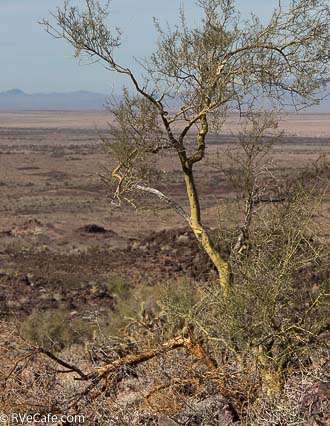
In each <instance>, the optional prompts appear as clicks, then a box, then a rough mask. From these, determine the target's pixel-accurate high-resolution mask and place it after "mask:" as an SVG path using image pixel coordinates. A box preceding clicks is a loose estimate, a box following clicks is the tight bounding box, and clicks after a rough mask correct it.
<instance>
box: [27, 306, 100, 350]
mask: <svg viewBox="0 0 330 426" xmlns="http://www.w3.org/2000/svg"><path fill="white" fill-rule="evenodd" d="M94 328H95V326H93V325H92V324H91V323H90V322H88V321H85V320H82V319H73V318H70V315H69V314H68V313H67V312H65V311H47V312H33V313H32V314H31V315H30V316H29V317H28V318H27V319H26V320H24V322H23V323H22V324H21V326H20V332H21V334H22V336H23V337H24V338H26V339H27V340H29V341H30V342H32V343H34V344H36V345H39V346H41V347H43V348H45V349H50V350H57V351H58V350H62V349H64V348H66V347H68V346H70V345H72V344H74V343H82V342H83V341H85V340H87V339H91V338H92V335H93V329H94Z"/></svg>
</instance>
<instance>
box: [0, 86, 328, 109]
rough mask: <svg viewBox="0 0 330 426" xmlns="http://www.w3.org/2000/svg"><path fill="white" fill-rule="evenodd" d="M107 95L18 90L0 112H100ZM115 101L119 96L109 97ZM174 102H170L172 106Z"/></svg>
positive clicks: (3, 98) (7, 95) (1, 98)
mask: <svg viewBox="0 0 330 426" xmlns="http://www.w3.org/2000/svg"><path fill="white" fill-rule="evenodd" d="M109 97H110V96H109V95H105V94H102V93H95V92H88V91H84V90H80V91H75V92H70V93H34V94H27V93H25V92H23V91H22V90H20V89H11V90H7V91H5V92H0V111H4V110H13V111H23V110H30V111H31V110H68V111H69V110H78V111H79V110H82V111H84V110H85V111H86V110H102V109H103V108H104V106H105V105H106V102H107V99H108V98H109ZM111 97H112V98H115V99H116V100H118V99H120V97H119V96H111ZM174 103H176V102H175V101H173V100H172V101H171V102H170V104H173V105H171V106H174ZM307 111H309V112H328V113H329V112H330V98H329V99H327V100H325V101H323V102H322V103H321V104H320V105H317V106H314V107H312V108H309V109H308V110H307Z"/></svg>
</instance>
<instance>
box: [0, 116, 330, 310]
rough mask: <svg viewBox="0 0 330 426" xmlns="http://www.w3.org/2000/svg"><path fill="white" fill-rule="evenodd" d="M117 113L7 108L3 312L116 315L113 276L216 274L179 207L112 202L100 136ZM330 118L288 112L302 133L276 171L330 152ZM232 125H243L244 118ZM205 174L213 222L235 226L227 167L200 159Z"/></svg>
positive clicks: (173, 180) (170, 168) (1, 177)
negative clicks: (136, 207)
mask: <svg viewBox="0 0 330 426" xmlns="http://www.w3.org/2000/svg"><path fill="white" fill-rule="evenodd" d="M108 118H109V117H107V116H106V114H105V113H81V114H80V113H68V114H67V113H65V114H63V113H61V112H39V113H38V112H33V113H17V114H16V113H9V112H8V113H6V112H2V113H0V120H1V123H2V127H0V191H1V203H0V289H1V291H0V317H2V318H8V317H12V316H17V317H19V318H20V317H24V316H26V315H28V314H29V313H31V312H32V311H33V310H35V309H39V310H47V309H58V308H63V309H68V310H69V311H71V312H81V313H84V312H94V311H99V312H107V311H108V310H109V307H110V308H111V307H113V303H114V302H113V300H112V295H111V294H110V293H109V290H108V285H107V283H108V281H109V279H110V278H109V277H111V276H114V275H119V276H121V277H125V279H126V278H127V280H129V281H130V282H133V281H134V280H141V279H144V280H146V279H148V280H149V281H150V280H151V281H153V280H158V281H159V280H167V279H172V278H175V277H177V276H178V275H185V276H186V275H188V276H192V277H194V278H205V276H207V274H209V273H211V267H210V264H209V263H208V261H207V259H206V258H205V256H204V255H203V254H202V253H201V252H200V249H199V247H198V245H197V244H196V242H195V240H194V239H193V237H192V236H191V234H190V233H189V231H188V230H186V229H183V228H182V226H183V223H182V222H181V219H180V218H179V217H177V216H175V214H173V212H172V211H171V210H169V209H167V208H162V209H158V210H157V211H151V210H144V211H142V212H135V211H133V210H132V209H131V208H128V207H125V206H123V207H122V208H120V209H118V208H114V207H111V206H110V203H109V199H108V198H107V194H106V191H105V188H104V187H103V186H102V184H101V183H100V181H99V178H98V176H97V172H98V171H99V170H100V166H102V165H104V164H105V158H104V155H103V152H102V146H101V144H100V142H99V133H101V134H102V133H103V132H106V126H105V125H104V123H105V121H106V119H108ZM328 118H329V116H328V115H312V114H311V115H305V116H295V117H287V118H286V121H285V123H284V124H283V126H284V127H286V128H287V130H288V133H289V134H291V135H294V134H296V135H299V137H291V138H287V139H285V140H284V143H283V144H281V145H279V146H277V147H276V148H275V149H274V155H273V165H272V171H273V170H275V171H284V170H286V171H287V172H286V173H290V172H291V171H295V170H297V169H300V168H302V167H304V166H305V165H307V164H310V163H311V162H313V161H315V160H316V159H317V158H318V156H319V155H320V154H322V155H327V154H329V153H330V144H329V134H330V128H329V123H330V121H329V120H328ZM290 120H291V121H290ZM306 123H307V124H308V125H307V124H306ZM95 124H96V125H97V127H98V128H99V130H98V131H96V130H95V128H94V127H95ZM231 124H233V128H234V129H235V128H237V123H236V124H235V120H234V119H233V120H232V122H230V123H229V125H231ZM235 126H236V127H235ZM316 129H317V133H315V132H316ZM311 135H314V136H315V135H317V136H319V137H317V138H312V139H311ZM232 142H233V136H232V135H231V136H228V135H220V136H219V137H216V136H214V137H213V138H212V144H211V145H210V146H209V148H208V159H216V158H217V155H219V159H220V160H221V158H223V157H222V154H223V152H224V151H225V150H226V149H228V148H229V147H230V146H232ZM161 166H162V168H163V170H165V171H167V172H169V173H168V175H167V181H166V186H164V189H165V190H166V191H167V193H169V194H170V195H172V196H173V197H174V198H175V199H176V200H178V201H179V202H181V204H182V205H183V206H184V207H186V205H187V204H186V198H185V194H184V186H183V182H182V179H181V175H180V173H179V172H178V165H177V162H176V160H175V159H174V158H171V157H168V158H166V159H165V160H164V162H163V164H162V165H161ZM196 175H197V179H196V180H197V184H198V188H199V190H200V192H201V194H202V197H201V201H202V207H203V212H204V221H205V223H206V224H207V225H208V226H210V227H214V226H217V225H218V224H219V214H220V219H221V222H222V223H225V224H226V223H229V221H230V220H231V219H232V218H233V217H237V212H235V211H233V212H232V211H231V210H230V209H228V208H226V211H227V214H226V215H225V214H223V210H222V207H221V206H222V204H223V201H224V200H227V201H229V202H230V200H232V199H233V192H232V189H231V188H230V186H229V185H228V184H227V183H226V182H225V177H224V174H223V172H222V171H221V170H218V169H216V168H207V167H206V166H201V167H200V166H199V165H198V167H197V168H196ZM329 206H330V203H329V200H328V201H327V202H326V203H324V204H323V207H322V210H321V212H320V215H319V216H318V221H319V223H320V225H321V229H322V231H321V232H322V236H325V237H327V238H328V237H329V234H328V233H329V228H328V224H329V213H330V207H329ZM228 211H229V213H228Z"/></svg>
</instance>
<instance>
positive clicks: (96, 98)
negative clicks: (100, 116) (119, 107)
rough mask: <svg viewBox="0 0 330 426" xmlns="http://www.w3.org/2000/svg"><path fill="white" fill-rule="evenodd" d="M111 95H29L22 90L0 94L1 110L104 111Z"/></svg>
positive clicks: (91, 93)
mask: <svg viewBox="0 0 330 426" xmlns="http://www.w3.org/2000/svg"><path fill="white" fill-rule="evenodd" d="M107 98H109V95H108V96H107V95H104V94H101V93H94V92H87V91H76V92H70V93H34V94H31V95H30V94H27V93H25V92H23V91H22V90H20V89H12V90H7V91H5V92H0V110H16V111H22V110H98V109H99V110H102V109H103V108H104V105H105V104H106V99H107Z"/></svg>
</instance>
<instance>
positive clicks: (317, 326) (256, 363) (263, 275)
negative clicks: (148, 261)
mask: <svg viewBox="0 0 330 426" xmlns="http://www.w3.org/2000/svg"><path fill="white" fill-rule="evenodd" d="M316 204H317V203H316ZM315 208H316V206H315V199H314V201H313V198H312V197H311V194H310V193H306V192H304V191H299V192H297V193H296V194H295V196H294V197H292V198H291V199H290V200H288V201H286V202H284V203H280V204H276V206H275V205H268V206H266V207H265V208H263V209H262V210H260V211H259V215H261V216H259V218H257V220H255V221H254V224H253V226H251V229H250V235H249V242H248V246H247V247H246V248H245V250H244V251H243V253H242V254H240V255H239V256H236V257H233V258H232V259H231V267H232V287H231V291H230V293H229V295H227V296H225V297H224V295H223V292H222V291H221V289H220V288H219V283H218V281H216V282H212V281H211V282H207V283H205V282H204V283H203V282H200V283H197V285H196V283H193V285H192V284H190V285H189V283H186V284H185V285H183V286H180V287H178V288H176V289H173V287H171V288H170V287H168V290H167V293H166V295H165V301H164V305H165V307H166V309H165V310H166V313H167V320H168V321H169V322H170V323H171V324H172V325H171V327H172V328H175V327H176V328H177V329H180V327H181V329H182V325H183V324H185V325H186V326H187V325H188V324H189V327H193V328H194V330H195V333H196V334H198V335H199V336H200V337H201V339H203V340H204V341H205V342H207V344H208V346H209V349H210V350H211V352H212V354H213V356H214V357H215V358H216V359H217V361H218V365H219V366H221V367H220V370H221V371H222V370H223V374H224V377H225V378H224V387H225V389H226V392H229V393H230V394H231V395H232V397H233V399H234V402H235V404H236V408H237V410H238V411H240V410H245V408H246V407H247V406H250V405H251V404H253V402H254V401H258V400H259V399H260V397H261V396H262V397H264V396H265V395H266V394H267V393H268V394H271V395H275V394H277V393H278V392H281V390H282V389H283V386H284V385H285V383H286V379H287V377H288V376H289V375H290V374H291V373H290V372H292V369H293V370H294V369H295V368H297V367H298V366H301V365H305V366H306V365H308V364H309V363H310V360H311V357H312V354H313V353H314V352H315V349H316V348H319V346H320V345H321V341H320V336H322V335H323V333H325V332H326V330H329V319H328V314H327V310H328V299H329V284H330V280H329V266H328V259H329V247H327V246H326V245H325V244H321V243H320V242H319V241H318V239H317V237H316V235H315V234H314V232H313V224H312V217H313V215H314V214H315ZM230 237H231V233H228V232H227V233H224V234H223V235H222V239H223V238H227V239H230ZM228 244H229V245H230V244H232V243H231V242H230V241H229V243H228ZM233 372H234V373H233Z"/></svg>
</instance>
